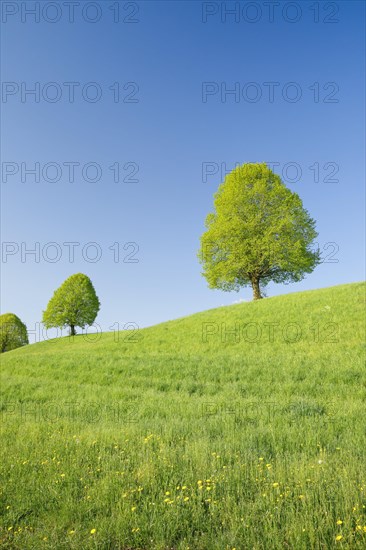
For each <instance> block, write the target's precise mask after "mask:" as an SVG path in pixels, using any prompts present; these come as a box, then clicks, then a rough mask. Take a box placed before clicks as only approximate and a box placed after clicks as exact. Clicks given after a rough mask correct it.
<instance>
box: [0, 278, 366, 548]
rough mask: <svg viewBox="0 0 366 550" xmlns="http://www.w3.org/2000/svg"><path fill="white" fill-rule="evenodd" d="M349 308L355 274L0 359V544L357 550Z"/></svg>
mask: <svg viewBox="0 0 366 550" xmlns="http://www.w3.org/2000/svg"><path fill="white" fill-rule="evenodd" d="M364 306H365V285H364V284H363V283H356V284H349V285H343V286H338V287H332V288H326V289H321V290H316V291H309V292H301V293H295V294H288V295H285V296H279V297H274V298H267V299H264V300H261V301H257V302H251V303H240V304H236V305H233V306H229V307H222V308H219V309H214V310H210V311H205V312H202V313H199V314H196V315H192V316H190V317H186V318H182V319H178V320H176V321H170V322H167V323H163V324H160V325H157V326H154V327H151V328H147V329H143V330H141V331H137V332H130V331H124V332H120V333H103V334H102V335H100V336H99V339H98V340H97V341H94V342H91V341H88V340H87V339H86V338H85V337H84V336H82V335H80V336H76V337H75V338H74V339H70V338H69V337H65V338H60V339H58V340H57V341H55V340H54V341H45V342H42V343H39V344H34V345H31V346H27V347H24V348H21V349H18V350H14V351H11V352H8V353H5V354H3V356H2V357H1V359H2V361H1V363H2V367H1V380H2V384H1V389H2V397H1V410H2V432H1V448H2V461H1V466H0V471H1V495H0V514H1V531H0V546H1V547H2V548H12V549H22V550H23V549H30V548H32V549H37V550H38V549H43V548H44V549H46V548H52V549H62V548H67V549H69V548H70V549H83V550H84V549H89V548H93V549H94V548H100V549H121V550H122V549H123V550H127V549H129V550H130V549H134V550H135V549H143V550H149V549H177V550H178V549H179V550H181V549H191V550H203V549H204V550H216V549H217V550H218V549H220V550H226V549H230V550H232V549H236V550H239V549H240V550H241V549H251V550H252V549H256V550H259V549H261V550H262V549H263V550H272V549H273V550H277V549H278V550H280V549H281V550H282V549H293V550H308V549H328V548H359V549H365V548H366V427H365V418H366V414H365V413H366V378H365V362H364V359H365V332H364V321H365V313H364ZM90 339H91V337H90Z"/></svg>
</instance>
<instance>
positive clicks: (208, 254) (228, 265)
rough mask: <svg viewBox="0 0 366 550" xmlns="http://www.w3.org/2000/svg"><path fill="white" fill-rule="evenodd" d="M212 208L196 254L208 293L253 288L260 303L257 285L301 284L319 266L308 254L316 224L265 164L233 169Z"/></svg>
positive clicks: (313, 255)
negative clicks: (201, 266)
mask: <svg viewBox="0 0 366 550" xmlns="http://www.w3.org/2000/svg"><path fill="white" fill-rule="evenodd" d="M214 206H215V210H216V212H211V213H210V214H208V216H207V218H206V222H205V225H206V229H207V230H206V231H205V232H204V233H203V235H202V237H201V247H200V251H199V253H198V256H199V259H200V262H201V263H202V264H203V273H202V274H203V275H204V277H205V278H206V280H207V282H208V284H209V287H210V288H218V289H221V290H225V291H231V290H237V291H238V290H239V288H240V287H242V286H248V285H251V286H252V289H253V299H254V300H258V299H259V298H262V295H261V290H260V286H261V285H262V286H265V285H266V284H268V283H269V282H270V281H273V282H275V283H285V282H295V281H300V280H301V279H303V278H304V276H305V274H306V273H311V272H312V271H313V269H314V267H315V266H316V265H317V264H318V263H319V262H320V257H319V252H318V251H314V250H312V249H311V245H312V243H313V241H314V239H315V238H316V236H317V232H316V230H315V222H314V220H313V219H311V218H310V215H309V213H308V212H307V210H305V209H304V208H303V205H302V201H301V199H300V197H299V196H298V195H297V194H296V193H293V192H292V191H290V190H289V189H288V188H287V187H286V186H285V184H284V183H283V182H282V181H281V178H280V177H279V176H277V175H276V174H274V173H273V172H272V171H271V170H270V169H269V168H268V166H267V165H266V164H264V163H263V164H243V165H242V166H238V167H237V168H235V169H234V170H233V171H232V172H231V173H230V174H228V175H227V176H226V178H225V180H224V182H223V183H222V184H221V185H220V186H219V189H218V191H217V192H216V194H215V200H214Z"/></svg>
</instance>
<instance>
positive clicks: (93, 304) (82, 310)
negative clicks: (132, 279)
mask: <svg viewBox="0 0 366 550" xmlns="http://www.w3.org/2000/svg"><path fill="white" fill-rule="evenodd" d="M99 308H100V302H99V299H98V297H97V295H96V293H95V290H94V287H93V284H92V282H91V280H90V279H89V277H87V276H86V275H84V274H83V273H76V274H75V275H71V277H69V278H68V279H66V281H64V283H63V284H62V285H61V286H60V287H59V288H58V289H57V290H56V291H55V293H54V295H53V296H52V298H51V300H50V301H49V302H48V305H47V308H46V310H45V311H44V312H43V319H42V322H43V324H44V326H45V327H46V328H52V327H59V328H63V327H67V326H68V327H70V334H71V335H74V334H76V331H75V327H77V326H78V327H81V328H85V327H86V326H87V325H92V324H93V322H94V320H95V318H96V316H97V314H98V311H99Z"/></svg>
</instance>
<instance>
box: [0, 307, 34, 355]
mask: <svg viewBox="0 0 366 550" xmlns="http://www.w3.org/2000/svg"><path fill="white" fill-rule="evenodd" d="M28 343H29V342H28V334H27V327H26V326H25V324H24V323H22V321H21V320H20V319H19V317H17V315H15V314H14V313H4V314H3V315H0V349H1V353H4V352H5V351H10V350H12V349H16V348H19V347H21V346H25V345H26V344H28Z"/></svg>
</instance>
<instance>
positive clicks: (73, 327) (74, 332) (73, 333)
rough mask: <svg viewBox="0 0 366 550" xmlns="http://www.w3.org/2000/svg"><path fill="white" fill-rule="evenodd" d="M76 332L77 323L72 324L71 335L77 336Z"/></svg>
mask: <svg viewBox="0 0 366 550" xmlns="http://www.w3.org/2000/svg"><path fill="white" fill-rule="evenodd" d="M75 334H76V331H75V325H70V336H75Z"/></svg>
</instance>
